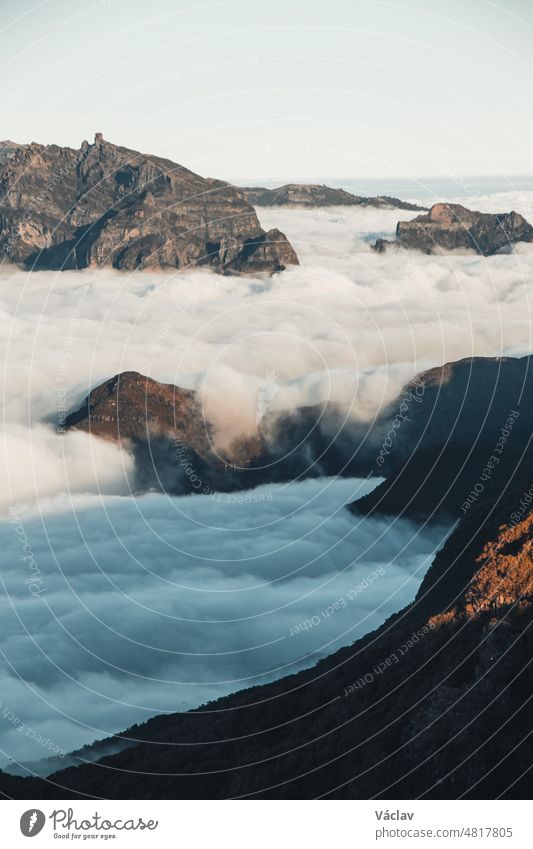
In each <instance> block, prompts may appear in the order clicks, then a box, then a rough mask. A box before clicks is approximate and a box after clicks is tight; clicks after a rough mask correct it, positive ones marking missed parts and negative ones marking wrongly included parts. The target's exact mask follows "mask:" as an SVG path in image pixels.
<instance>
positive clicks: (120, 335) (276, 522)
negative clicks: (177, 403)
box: [0, 193, 533, 762]
mask: <svg viewBox="0 0 533 849" xmlns="http://www.w3.org/2000/svg"><path fill="white" fill-rule="evenodd" d="M532 197H533V195H531V194H530V193H517V195H516V197H514V198H511V197H509V196H506V197H505V203H504V204H503V201H502V206H503V208H504V209H509V208H512V207H513V206H516V209H517V211H519V212H521V213H523V214H524V215H525V216H526V217H529V218H533V216H532V215H531V212H530V209H531V207H532V206H533V202H532ZM489 200H490V199H482V200H480V201H479V204H480V208H481V205H483V204H487V206H488V204H489ZM468 205H469V206H471V207H473V208H476V199H475V198H470V199H468ZM499 206H500V204H499V200H498V198H495V199H494V198H493V199H492V200H491V201H490V209H494V208H499ZM409 215H410V214H409V213H405V212H398V211H397V210H392V211H389V210H374V209H364V210H358V209H355V210H354V209H342V210H340V209H328V210H306V211H298V210H278V209H276V210H269V209H261V210H260V213H259V218H260V222H261V224H262V226H263V227H265V228H267V227H268V228H270V227H274V226H276V225H279V226H280V227H281V228H282V229H283V230H284V232H286V233H287V236H288V237H289V239H290V240H291V242H292V243H293V244H294V246H295V248H296V250H297V252H298V255H299V258H300V261H301V266H299V267H294V268H290V269H288V270H286V271H284V272H282V273H281V274H277V275H274V276H273V277H271V278H269V279H252V278H242V277H241V278H238V279H237V278H226V277H221V276H215V275H214V274H212V273H210V272H209V271H206V270H194V271H184V272H183V271H182V272H180V273H178V274H172V273H168V272H161V273H151V272H146V273H134V274H129V273H126V272H123V273H116V272H112V271H106V270H98V271H96V272H93V271H92V270H90V269H86V270H84V271H77V272H71V271H66V272H62V273H59V272H39V273H33V274H28V273H25V272H23V271H20V270H16V269H14V268H9V267H7V266H4V267H3V268H2V271H1V277H0V299H1V305H0V307H1V311H2V312H1V319H2V322H3V325H4V333H3V335H2V339H3V343H2V347H3V350H2V355H3V361H4V363H5V365H4V374H3V379H4V382H5V393H4V395H5V411H4V422H5V446H4V448H5V450H4V451H3V452H2V454H1V458H2V459H1V461H0V464H1V468H2V478H3V486H2V489H1V493H2V499H3V504H4V507H5V508H7V509H8V510H10V511H11V512H10V513H8V514H7V516H6V519H5V521H3V522H2V525H1V527H0V532H1V540H2V547H3V550H4V551H5V552H6V554H7V558H6V562H7V564H8V565H7V570H6V573H5V575H4V579H3V581H4V582H3V585H2V591H3V596H2V603H1V607H0V609H1V614H2V619H3V627H2V629H1V630H0V634H1V636H0V648H1V650H2V652H3V654H4V657H5V658H6V661H7V664H6V666H5V668H4V675H5V676H6V678H5V681H4V682H3V686H2V688H1V689H2V691H3V692H6V693H7V692H9V697H8V698H6V700H5V704H4V703H3V704H2V710H4V709H5V710H6V717H4V722H3V723H2V725H1V734H2V736H1V738H0V746H1V748H2V750H3V753H4V760H5V761H6V762H7V760H8V758H10V757H12V758H14V759H16V760H36V759H38V758H39V757H40V756H42V757H45V756H47V755H49V753H50V752H49V750H45V748H44V747H43V745H42V744H39V743H38V742H36V740H35V737H36V735H37V733H38V734H39V735H40V737H41V738H44V739H49V740H51V741H53V744H55V745H57V746H59V747H62V748H63V749H71V748H74V747H77V746H79V745H82V744H84V743H87V742H90V741H91V740H92V739H94V738H96V737H102V736H105V735H107V734H109V733H112V732H113V731H117V730H120V729H123V728H125V727H127V725H128V724H130V723H131V722H134V721H141V720H144V719H146V718H147V717H148V716H151V715H153V714H156V713H160V712H164V711H175V710H176V709H180V707H181V708H183V709H187V708H190V707H192V706H195V705H198V704H200V703H202V702H204V701H206V700H208V699H211V698H214V697H215V696H217V695H220V694H222V693H227V692H232V691H234V690H237V689H241V688H243V687H246V686H250V685H252V684H255V683H259V682H260V681H264V680H268V679H271V678H273V677H279V676H281V675H284V674H287V673H288V672H291V671H294V670H295V669H297V668H301V667H302V666H306V665H311V664H312V663H313V662H314V661H315V660H316V659H317V658H318V657H321V656H324V655H326V654H330V653H331V651H332V650H333V649H334V648H336V647H339V646H340V645H346V644H348V643H350V642H351V641H353V640H354V639H355V638H356V637H357V636H361V635H362V634H363V633H366V632H368V631H369V630H371V629H372V628H374V627H376V626H377V625H378V624H379V623H381V622H383V621H384V620H385V619H386V617H387V616H388V615H389V614H391V613H392V612H394V611H397V610H399V609H400V608H401V607H403V606H404V605H405V604H406V603H407V602H408V601H410V600H411V599H412V598H413V597H414V595H415V592H416V590H417V587H418V585H419V583H420V581H421V580H422V578H423V575H424V573H425V571H426V569H427V567H428V565H429V562H430V561H431V559H432V554H433V552H434V551H435V549H436V548H438V547H439V546H440V545H441V544H442V541H443V539H444V537H445V535H446V533H447V531H448V527H432V528H431V529H427V528H425V527H418V526H416V525H414V524H412V523H411V522H407V521H404V520H397V521H395V522H393V523H392V524H391V522H390V521H389V520H380V519H376V518H365V519H362V518H359V519H356V518H354V516H353V515H351V514H349V513H348V511H346V510H345V509H344V505H345V504H347V503H349V502H350V501H353V500H355V498H357V497H358V495H362V494H363V492H365V491H369V489H370V488H371V487H372V486H373V485H374V484H375V483H377V480H375V481H373V482H372V483H369V482H359V481H353V480H342V481H339V480H337V481H333V480H330V479H321V480H315V481H305V482H303V483H298V484H291V485H283V486H268V487H260V488H259V489H257V490H254V491H253V492H252V493H250V494H249V495H248V496H245V495H244V494H243V495H237V494H230V495H226V494H223V495H222V494H221V495H220V496H217V495H215V494H212V495H204V496H193V497H187V498H170V497H167V496H166V495H160V494H158V495H156V494H145V495H142V496H139V497H131V492H130V486H131V481H132V462H133V461H132V458H131V456H130V454H129V453H128V452H127V451H125V450H123V451H121V450H119V449H118V448H116V447H115V446H114V445H113V444H111V443H108V442H106V441H105V440H101V439H97V438H94V437H91V436H90V435H88V434H86V433H81V432H68V433H65V434H61V435H60V434H58V433H57V432H56V431H57V428H58V426H59V427H60V428H61V426H62V424H63V423H64V418H65V415H66V413H67V412H68V411H70V410H71V409H73V408H75V407H76V406H77V405H78V404H79V403H80V401H81V400H82V399H83V398H84V397H85V396H86V395H87V392H88V390H89V388H91V387H93V386H95V385H97V384H99V383H100V382H102V381H103V380H105V379H107V378H109V377H111V376H113V375H114V374H117V373H119V372H122V371H125V370H135V371H138V372H140V373H141V374H146V375H149V376H150V377H153V378H154V379H156V380H160V381H164V382H169V383H173V384H176V385H178V386H181V387H184V388H191V389H195V390H197V391H198V394H199V397H200V398H201V399H202V404H203V411H204V416H205V419H206V421H208V422H210V423H212V424H213V437H214V447H215V449H216V450H217V451H220V453H221V456H223V455H224V451H225V450H226V449H227V447H228V446H229V445H230V444H231V443H232V441H233V440H234V439H235V438H238V437H239V436H251V435H253V434H254V433H256V432H257V428H258V422H260V421H261V420H262V419H263V418H264V416H265V415H266V414H267V413H268V414H269V415H275V414H276V413H277V412H282V411H286V410H289V411H291V410H295V409H296V408H297V407H301V406H307V405H319V406H320V405H326V404H327V403H329V404H335V405H337V406H338V408H339V409H340V410H341V411H342V413H343V414H344V415H345V416H346V417H348V419H349V420H350V419H354V420H357V421H362V422H363V423H365V425H367V426H368V427H370V426H371V424H372V421H373V418H374V417H375V416H376V414H377V413H378V412H379V410H380V409H382V408H383V406H384V405H385V404H386V403H388V402H389V401H390V400H391V399H393V398H394V397H395V396H396V395H397V393H398V392H399V390H400V389H401V387H402V385H403V384H404V383H405V382H406V381H407V380H408V379H410V378H412V377H413V376H414V375H415V374H416V373H417V372H418V371H421V370H423V369H426V368H428V367H431V366H434V365H438V364H441V363H444V362H446V361H450V360H453V359H458V358H462V357H467V356H470V355H487V356H498V355H501V354H503V353H509V354H522V353H527V352H529V351H530V350H531V339H530V334H531V321H530V314H529V301H528V297H529V289H530V287H531V283H530V280H531V272H532V271H533V249H532V248H531V246H519V247H518V248H517V249H515V252H514V253H513V254H512V255H510V256H509V255H507V256H494V257H490V258H483V257H480V256H477V255H474V254H470V253H464V254H462V255H459V254H454V255H448V256H422V255H420V254H417V253H412V254H403V253H399V254H395V255H394V256H389V255H387V254H385V255H378V254H376V253H375V252H373V251H372V250H371V248H370V244H371V243H373V242H374V241H375V238H376V236H377V235H384V236H386V235H392V234H393V232H394V227H395V224H396V222H397V220H398V219H399V218H401V219H403V218H405V217H409ZM21 539H22V541H23V543H22V545H21ZM24 545H27V546H29V551H28V550H27V549H24ZM23 549H24V550H23ZM23 557H26V558H29V559H26V560H23V559H22V558H23ZM380 570H381V571H380ZM373 573H375V574H376V575H377V577H375V578H372V580H370V581H367V586H366V587H363V589H362V590H361V591H359V590H356V591H355V594H353V593H354V589H355V588H357V587H358V586H362V584H361V582H362V581H363V579H368V576H369V575H372V574H373ZM28 579H29V581H31V580H32V579H33V581H34V585H35V587H36V591H35V592H33V593H32V592H31V591H30V590H29V589H28V587H29V586H31V584H30V583H29V582H28ZM35 582H36V583H35ZM350 593H352V595H353V598H352V597H350ZM335 603H336V604H337V607H335V609H334V613H333V614H332V615H327V613H326V614H324V613H323V612H322V611H324V610H328V608H329V607H330V606H331V605H334V604H335ZM316 620H318V621H316ZM307 621H310V622H311V626H309V625H307V626H306V627H301V626H302V623H305V622H307ZM291 631H292V633H291ZM11 715H13V719H8V718H7V717H11ZM16 720H18V721H19V724H17V722H16ZM20 723H22V724H23V727H24V729H27V728H31V729H32V730H33V731H34V732H35V734H29V735H25V734H24V733H22V732H21V731H20V730H18V729H20V727H21V725H20Z"/></svg>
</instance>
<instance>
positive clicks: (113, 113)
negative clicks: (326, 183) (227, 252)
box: [0, 0, 533, 182]
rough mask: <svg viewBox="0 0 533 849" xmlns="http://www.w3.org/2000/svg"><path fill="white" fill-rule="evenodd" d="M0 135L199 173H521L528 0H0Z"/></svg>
mask: <svg viewBox="0 0 533 849" xmlns="http://www.w3.org/2000/svg"><path fill="white" fill-rule="evenodd" d="M0 16H1V17H0V39H1V40H0V45H1V50H0V56H1V61H0V66H1V69H2V92H1V94H0V115H1V116H2V127H1V129H0V138H11V139H13V140H15V141H18V142H29V141H39V142H42V143H57V144H61V145H70V146H73V147H78V146H79V144H80V142H81V141H82V140H83V139H84V138H87V139H89V140H92V138H93V136H94V133H95V132H97V131H98V132H103V134H104V137H105V138H107V139H108V140H110V141H113V142H115V143H118V144H123V145H125V146H127V147H131V148H133V149H136V150H142V151H145V152H151V153H157V154H160V155H163V156H167V157H169V158H171V159H173V160H175V161H177V162H180V163H182V164H184V165H187V166H188V167H190V168H192V169H193V170H195V171H197V172H198V173H201V174H203V175H205V176H216V177H221V178H225V179H229V180H234V181H235V182H247V181H249V180H260V179H261V180H291V179H308V180H320V179H324V178H329V179H330V180H335V179H336V180H338V181H340V180H341V179H346V178H347V177H348V178H349V177H351V178H358V177H366V178H388V177H393V176H394V177H411V178H412V177H421V176H425V175H435V176H440V177H443V176H444V177H447V178H452V179H456V180H457V181H459V180H460V179H462V178H465V177H467V176H475V175H509V174H515V175H516V174H533V146H532V144H531V138H532V135H533V133H532V131H533V105H532V102H531V87H532V81H533V75H532V63H533V58H532V52H531V42H532V38H533V4H531V3H530V2H529V1H528V0H506V2H505V3H495V2H488V0H468V2H466V3H465V2H464V0H448V2H447V3H442V2H440V0H406V2H401V0H389V2H382V1H381V0H329V2H327V3H326V2H317V0H307V2H305V3H304V2H298V0H296V2H292V3H287V2H286V0H284V1H283V2H282V0H270V2H268V3H264V2H263V0H221V2H202V1H201V0H200V2H193V0H152V2H150V3H146V2H145V0H83V2H82V0H44V2H38V0H16V2H15V0H4V2H3V3H2V7H1V12H0Z"/></svg>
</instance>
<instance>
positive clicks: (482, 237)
mask: <svg viewBox="0 0 533 849" xmlns="http://www.w3.org/2000/svg"><path fill="white" fill-rule="evenodd" d="M531 241H533V227H532V226H531V224H529V222H527V221H526V219H525V218H523V217H522V216H521V215H519V214H518V213H517V212H506V213H500V214H497V215H490V214H486V213H483V212H473V211H472V210H471V209H466V207H464V206H461V205H460V204H453V203H436V204H435V205H434V206H432V207H431V209H430V210H429V212H428V213H427V215H417V217H416V218H413V219H412V221H399V222H398V225H397V227H396V241H395V242H389V241H387V240H386V239H378V240H377V242H376V244H375V245H374V247H375V249H376V250H378V251H383V250H385V249H386V248H387V247H390V246H395V247H402V248H413V249H415V250H419V251H423V252H424V253H432V252H434V251H451V250H457V249H465V248H468V249H470V250H474V251H477V253H479V254H483V256H489V255H490V254H495V253H498V251H500V250H502V249H509V248H510V247H511V246H512V245H513V244H515V243H516V242H531Z"/></svg>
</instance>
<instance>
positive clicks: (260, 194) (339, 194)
mask: <svg viewBox="0 0 533 849" xmlns="http://www.w3.org/2000/svg"><path fill="white" fill-rule="evenodd" d="M242 191H243V192H244V194H245V196H246V198H247V200H248V203H251V204H252V205H253V206H287V207H311V208H313V207H320V206H371V207H377V208H378V209H382V208H384V209H387V208H389V209H406V210H413V211H419V210H423V209H426V207H424V206H418V205H417V204H415V203H409V202H408V201H404V200H399V199H398V198H393V197H387V196H385V195H380V196H379V197H362V196H361V195H354V194H352V193H351V192H347V191H346V190H345V189H333V188H331V187H330V186H319V185H313V184H309V183H288V184H287V185H286V186H280V187H279V188H277V189H263V188H261V187H259V186H256V187H245V188H243V189H242Z"/></svg>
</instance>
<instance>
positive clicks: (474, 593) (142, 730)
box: [0, 492, 533, 799]
mask: <svg viewBox="0 0 533 849" xmlns="http://www.w3.org/2000/svg"><path fill="white" fill-rule="evenodd" d="M521 501H523V499H522V498H521V494H520V493H519V492H515V493H513V494H512V495H509V496H508V497H507V498H506V499H504V500H501V501H499V502H494V503H493V504H492V505H485V507H484V508H483V509H477V510H475V511H473V512H472V513H471V514H469V515H468V516H467V517H465V518H464V519H463V520H462V522H461V524H460V525H459V527H458V528H457V529H456V530H455V531H454V532H453V534H452V535H451V536H450V537H449V539H448V540H447V542H446V544H445V546H444V548H443V549H442V551H441V552H440V553H439V554H438V555H437V557H436V559H435V561H434V563H433V565H432V566H431V568H430V570H429V572H428V573H427V576H426V578H425V580H424V582H423V584H422V586H421V587H420V590H419V592H418V594H417V597H416V599H415V600H414V601H413V603H412V604H410V605H409V606H408V607H406V608H405V609H404V610H402V611H400V612H399V613H397V614H395V615H394V616H393V617H391V618H390V619H389V620H388V621H387V622H386V623H385V624H384V625H383V626H382V627H381V628H379V629H378V630H377V631H375V632H373V633H371V634H368V635H367V636H365V637H363V638H362V639H361V640H358V641H357V642H356V643H354V644H353V645H352V646H349V647H347V648H344V649H341V650H340V651H338V652H336V653H335V654H333V655H331V656H330V657H328V658H326V659H324V660H322V661H321V662H320V663H318V664H317V665H316V666H314V667H313V668H312V669H309V670H306V671H303V672H300V673H298V674H296V675H292V676H289V677H286V678H283V679H281V680H279V681H276V682H274V683H271V684H267V685H264V686H262V687H253V688H250V689H247V690H243V691H241V692H239V693H236V694H234V695H231V696H227V697H225V698H222V699H219V700H217V701H215V702H211V703H209V704H208V705H205V706H204V707H203V708H199V709H198V710H194V711H190V712H188V713H181V714H180V713H176V714H171V715H164V716H159V717H155V718H154V719H151V720H149V721H148V722H146V723H145V724H143V725H140V726H134V727H132V728H130V729H128V730H127V731H125V732H124V733H123V734H122V735H117V738H116V739H117V742H119V741H120V740H123V742H124V743H125V744H126V743H127V745H128V746H130V748H128V749H127V750H125V751H122V752H120V753H119V754H116V755H113V756H111V757H107V758H104V759H103V760H102V761H101V762H100V763H95V764H85V765H82V766H80V767H78V768H70V769H66V770H63V771H62V772H56V773H55V774H54V775H52V776H50V777H49V779H48V781H46V782H45V781H42V780H38V779H34V778H26V779H23V778H17V777H15V776H9V775H6V774H3V775H0V791H1V792H3V793H4V794H6V795H8V796H10V797H13V798H16V799H23V798H33V799H35V798H41V799H44V798H57V797H58V796H60V797H61V798H65V797H68V798H71V797H82V796H83V794H91V795H95V796H97V797H100V798H114V799H123V798H130V799H137V798H139V799H140V798H142V799H146V798H163V799H206V798H207V799H213V798H217V799H218V798H234V797H240V796H246V797H253V798H283V799H307V798H309V799H313V798H317V797H321V798H322V797H328V798H346V799H370V798H374V799H415V798H435V799H456V798H459V797H461V798H464V799H494V798H497V797H501V798H508V799H513V798H514V799H528V798H529V797H530V793H531V786H530V778H529V776H530V768H531V761H532V758H533V734H532V731H533V715H532V713H531V709H530V703H531V698H532V696H533V685H532V679H531V674H530V664H531V657H532V656H533V629H532V627H531V626H532V625H533V559H532V528H533V514H532V513H531V509H530V507H528V508H527V510H526V511H522V515H521V516H520V517H519V518H518V519H516V518H515V519H513V518H512V517H513V516H515V517H516V516H517V513H516V509H517V507H518V505H519V504H520V503H521ZM132 743H133V744H135V745H133V746H132V745H131V744H132Z"/></svg>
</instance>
